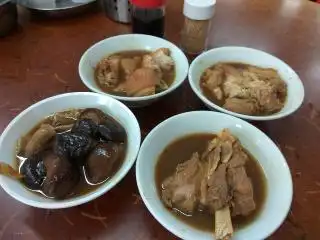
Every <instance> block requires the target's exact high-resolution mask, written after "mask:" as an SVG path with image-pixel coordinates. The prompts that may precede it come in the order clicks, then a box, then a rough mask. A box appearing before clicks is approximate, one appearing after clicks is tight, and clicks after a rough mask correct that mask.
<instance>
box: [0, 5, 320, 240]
mask: <svg viewBox="0 0 320 240" xmlns="http://www.w3.org/2000/svg"><path fill="white" fill-rule="evenodd" d="M181 9H182V0H174V1H168V7H167V17H166V18H167V26H166V35H167V38H168V39H169V40H170V41H173V42H175V43H177V42H178V41H179V30H180V29H181V25H182V20H183V16H182V15H181ZM19 22H20V26H19V28H18V29H17V31H16V32H15V33H13V34H12V35H11V36H8V37H6V38H3V39H0V83H1V87H0V131H3V129H4V128H5V127H6V125H7V124H8V123H9V122H10V121H11V120H12V119H13V118H14V117H15V116H16V115H17V114H18V113H19V112H21V111H22V110H23V109H25V108H26V107H28V106H29V105H31V104H32V103H35V102H37V101H39V100H41V99H44V98H46V97H49V96H53V95H56V94H59V93H64V92H72V91H87V89H86V88H85V87H84V85H83V84H82V83H81V81H80V79H79V76H78V62H79V59H80V57H81V55H82V53H83V52H84V51H85V50H86V49H87V48H88V47H89V46H91V45H92V44H94V43H95V42H97V41H99V40H102V39H104V38H106V37H109V36H113V35H118V34H123V33H129V32H130V27H129V26H127V25H121V24H118V23H115V22H112V21H110V20H108V19H107V18H106V17H105V16H104V14H103V13H102V12H99V11H98V10H97V11H94V12H91V13H87V14H83V15H81V16H78V17H73V18H68V19H48V18H43V17H37V16H31V14H30V13H29V12H28V11H25V10H23V9H19ZM319 39H320V5H317V4H315V3H312V2H308V1H306V0H301V1H300V0H268V1H260V0H238V1H234V0H223V1H218V4H217V8H216V15H215V18H214V21H213V26H212V30H211V33H210V47H211V48H213V47H220V46H226V45H239V46H248V47H253V48H257V49H261V50H264V51H266V52H269V53H271V54H274V55H275V56H277V57H279V58H281V59H282V60H284V61H285V62H287V63H288V64H289V65H290V66H291V67H292V68H293V69H294V70H295V71H297V73H298V74H299V75H300V77H301V79H302V81H303V83H304V86H305V90H306V98H305V102H304V104H303V106H302V107H301V109H300V110H299V111H298V112H296V113H295V114H293V115H292V116H289V117H287V118H285V119H282V120H276V121H270V122H262V123H254V124H255V125H257V126H258V127H259V128H260V129H262V130H263V131H264V132H265V133H266V134H267V135H268V136H270V137H271V139H273V140H274V141H275V142H276V143H277V144H278V145H279V147H280V148H281V150H282V152H283V154H284V155H285V157H286V159H287V161H288V164H289V166H290V169H291V173H292V178H293V182H294V199H293V203H292V209H291V211H290V213H289V215H288V217H287V219H286V220H285V222H284V223H283V225H282V226H281V227H280V228H279V229H278V230H277V231H276V232H275V233H274V234H273V235H272V236H271V237H270V239H318V233H320V230H319V226H320V209H319V207H318V206H319V201H320V174H319V170H320V161H319V158H320V151H319V144H318V143H319V141H320V114H319V112H318V110H320V94H317V93H319V92H320V42H319ZM158 109H162V111H159V110H158ZM198 109H205V107H204V106H203V104H202V103H201V102H200V100H198V99H197V98H196V96H195V95H194V94H193V93H192V91H191V90H190V87H189V86H188V84H187V83H186V84H184V85H183V86H182V87H181V88H179V89H178V90H177V91H176V92H175V93H173V94H172V95H170V96H168V97H166V98H164V99H163V100H161V101H159V102H157V103H155V104H153V105H151V106H149V107H146V108H143V109H136V110H133V111H134V113H135V115H136V116H137V119H138V121H139V123H140V125H141V129H142V135H143V137H144V136H146V134H148V132H149V131H150V130H151V129H152V128H153V127H155V126H156V125H157V124H158V123H160V122H161V121H163V120H164V119H166V118H168V117H170V116H173V115H175V114H178V113H181V112H186V111H192V110H198ZM0 203H1V212H0V239H112V240H118V239H119V240H120V239H121V240H122V239H134V240H147V239H168V240H169V239H176V238H175V237H174V236H173V235H172V234H171V233H169V232H168V231H166V230H165V229H164V228H163V227H162V226H161V225H160V224H159V223H158V222H157V221H156V220H154V218H153V217H152V216H151V215H150V213H149V212H148V210H147V209H146V207H145V206H144V204H143V202H142V201H141V198H140V196H139V192H138V189H137V186H136V181H135V173H134V169H132V170H131V171H130V172H129V174H128V175H127V176H126V177H125V179H124V180H123V181H122V182H121V183H120V184H119V185H118V186H116V187H115V188H114V189H113V190H111V191H110V192H108V193H107V194H105V195H104V196H102V197H100V198H98V199H97V200H95V201H93V202H91V203H88V204H85V205H82V206H79V207H75V208H71V209H66V210H55V211H49V210H41V209H35V208H32V207H28V206H25V205H23V204H21V203H19V202H17V201H15V200H13V199H12V198H11V197H10V196H8V195H7V194H6V193H5V192H4V191H3V190H2V189H0Z"/></svg>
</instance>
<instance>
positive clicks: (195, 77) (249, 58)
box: [189, 47, 304, 121]
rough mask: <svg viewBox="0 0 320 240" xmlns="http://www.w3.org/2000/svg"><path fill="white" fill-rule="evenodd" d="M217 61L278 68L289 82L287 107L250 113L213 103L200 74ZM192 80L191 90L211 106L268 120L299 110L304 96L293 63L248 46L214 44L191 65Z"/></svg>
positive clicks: (222, 110) (234, 114) (229, 112)
mask: <svg viewBox="0 0 320 240" xmlns="http://www.w3.org/2000/svg"><path fill="white" fill-rule="evenodd" d="M218 62H241V63H247V64H252V65H255V66H259V67H265V68H266V67H269V68H273V69H276V70H277V71H278V72H279V74H280V76H281V78H282V79H283V80H284V81H285V82H286V83H287V86H288V97H287V101H286V104H285V106H284V108H283V109H282V110H281V111H280V112H277V113H274V114H272V115H268V116H249V115H244V114H240V113H235V112H232V111H228V110H226V109H224V108H222V107H220V106H218V105H216V104H214V103H213V102H212V101H210V100H209V99H208V98H206V96H205V95H204V94H203V93H202V91H201V88H200V78H201V75H202V73H203V72H204V71H205V69H207V68H208V67H211V66H213V65H214V64H216V63H218ZM189 82H190V86H191V88H192V90H193V91H194V92H195V94H196V95H197V96H198V97H199V98H200V100H201V101H202V102H204V104H205V105H206V106H207V107H208V108H210V109H212V110H218V111H221V112H224V113H228V114H231V115H233V116H236V117H240V118H243V119H248V120H258V121H259V120H260V121H265V120H274V119H279V118H283V117H285V116H288V115H289V114H291V113H293V112H294V111H296V110H297V109H298V108H299V107H300V106H301V104H302V102H303V99H304V88H303V84H302V82H301V80H300V78H299V76H298V75H297V74H296V73H295V71H294V70H292V68H291V67H289V66H288V65H287V64H286V63H284V62H283V61H281V60H280V59H278V58H276V57H274V56H272V55H270V54H268V53H265V52H263V51H260V50H256V49H252V48H246V47H221V48H215V49H212V50H210V51H207V52H205V53H203V54H201V55H199V56H198V57H197V58H196V59H195V60H194V61H193V62H192V63H191V65H190V69H189Z"/></svg>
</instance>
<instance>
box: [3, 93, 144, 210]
mask: <svg viewBox="0 0 320 240" xmlns="http://www.w3.org/2000/svg"><path fill="white" fill-rule="evenodd" d="M140 138H141V137H140V127H139V124H138V122H137V119H136V118H135V116H134V115H133V113H132V112H131V111H130V110H129V109H128V108H127V107H126V106H125V105H124V104H122V103H121V102H119V101H117V100H116V99H113V98H111V97H108V96H104V95H101V94H97V93H68V94H62V95H57V96H54V97H50V98H47V99H45V100H42V101H40V102H38V103H36V104H34V105H32V106H30V107H29V108H27V109H26V110H24V111H23V112H22V113H20V114H19V115H18V116H17V117H15V118H14V119H13V120H12V121H11V123H10V124H9V125H8V126H7V128H6V129H5V130H4V132H3V133H2V135H1V138H0V185H1V187H2V188H3V189H4V190H5V191H6V192H7V193H8V194H9V195H10V196H12V197H13V198H15V199H16V200H18V201H20V202H22V203H24V204H27V205H30V206H33V207H38V208H46V209H59V208H68V207H72V206H77V205H80V204H83V203H86V202H89V201H91V200H93V199H95V198H97V197H99V196H101V195H102V194H104V193H106V192H107V191H109V190H110V189H111V188H113V187H114V186H115V185H116V184H117V183H118V182H119V181H120V180H121V179H122V178H124V176H125V175H126V174H127V172H128V171H129V170H130V168H131V167H132V165H133V164H134V162H135V160H136V157H137V154H138V151H139V147H140Z"/></svg>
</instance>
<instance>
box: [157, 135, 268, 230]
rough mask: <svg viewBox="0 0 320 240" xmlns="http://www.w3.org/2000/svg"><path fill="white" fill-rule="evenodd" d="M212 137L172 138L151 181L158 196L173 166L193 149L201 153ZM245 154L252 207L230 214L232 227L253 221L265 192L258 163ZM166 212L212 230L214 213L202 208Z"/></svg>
mask: <svg viewBox="0 0 320 240" xmlns="http://www.w3.org/2000/svg"><path fill="white" fill-rule="evenodd" d="M215 136H216V135H214V134H193V135H187V136H185V137H183V138H179V139H177V140H175V141H174V142H172V143H171V144H169V145H168V146H167V147H166V148H165V149H164V151H163V152H162V153H161V155H160V157H159V160H158V162H157V165H156V170H155V171H156V172H155V176H156V179H155V180H156V185H157V190H158V194H159V197H160V198H161V197H162V196H161V195H162V189H163V186H162V183H163V182H164V181H165V179H167V178H168V177H169V176H170V175H171V174H172V173H174V172H175V169H176V167H177V165H178V164H181V163H183V162H185V160H186V159H190V156H191V155H192V154H193V153H194V152H199V153H200V152H204V151H205V149H206V146H207V143H208V142H209V141H210V140H212V139H213V137H215ZM246 153H247V154H248V156H249V159H248V161H247V162H246V165H245V168H246V172H247V174H248V176H249V178H250V179H251V181H252V184H253V189H254V201H255V203H256V208H255V210H254V211H253V212H252V213H251V214H250V215H248V216H236V217H232V224H233V226H234V227H235V228H236V229H237V228H241V227H244V226H246V225H248V224H250V223H251V222H253V221H254V220H255V218H256V217H257V216H258V215H259V213H260V212H261V210H262V208H263V205H264V202H265V199H266V193H267V192H266V178H265V175H264V172H263V170H262V168H261V166H260V165H259V163H258V161H257V160H255V159H254V158H253V157H252V156H251V155H250V154H249V153H248V152H246ZM170 211H171V212H172V214H173V215H174V216H176V217H177V218H178V219H180V220H182V221H184V222H185V223H187V224H189V225H191V226H193V227H195V228H197V229H200V230H204V231H210V232H212V231H213V229H214V216H213V215H212V214H210V213H208V212H206V211H194V212H193V213H192V214H186V213H184V212H182V211H180V210H179V209H175V208H173V209H170Z"/></svg>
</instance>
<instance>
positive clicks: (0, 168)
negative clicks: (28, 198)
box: [0, 162, 23, 179]
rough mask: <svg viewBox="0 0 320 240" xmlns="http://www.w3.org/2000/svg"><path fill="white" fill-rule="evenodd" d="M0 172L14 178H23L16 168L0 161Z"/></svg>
mask: <svg viewBox="0 0 320 240" xmlns="http://www.w3.org/2000/svg"><path fill="white" fill-rule="evenodd" d="M0 174H2V175H5V176H7V177H11V178H15V179H20V178H23V176H22V175H21V174H20V173H19V172H18V171H17V170H15V169H14V168H13V167H11V166H10V165H9V164H6V163H3V162H0Z"/></svg>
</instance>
